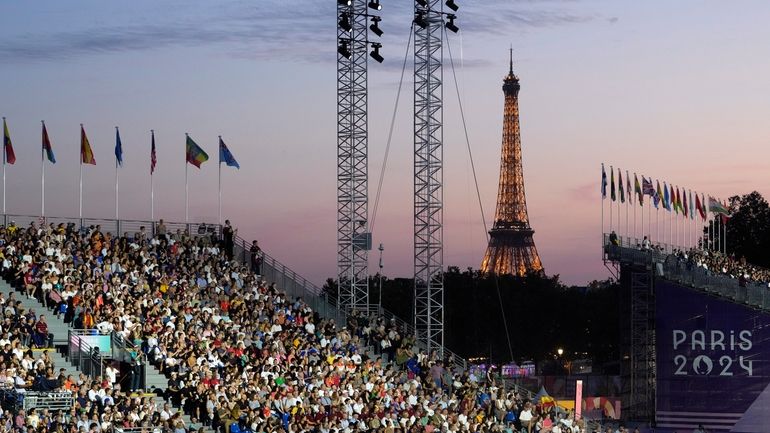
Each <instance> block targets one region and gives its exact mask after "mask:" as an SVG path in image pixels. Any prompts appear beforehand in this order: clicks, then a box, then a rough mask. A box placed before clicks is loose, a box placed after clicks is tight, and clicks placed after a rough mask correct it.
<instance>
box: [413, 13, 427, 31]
mask: <svg viewBox="0 0 770 433" xmlns="http://www.w3.org/2000/svg"><path fill="white" fill-rule="evenodd" d="M414 23H415V24H417V25H418V26H420V27H422V28H426V27H428V21H426V20H425V17H424V16H423V15H422V12H418V13H417V15H415V16H414Z"/></svg>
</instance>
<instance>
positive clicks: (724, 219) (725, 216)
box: [722, 201, 732, 224]
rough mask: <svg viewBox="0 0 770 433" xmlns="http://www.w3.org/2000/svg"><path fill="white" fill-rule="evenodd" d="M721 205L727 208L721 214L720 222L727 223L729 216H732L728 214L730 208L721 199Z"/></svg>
mask: <svg viewBox="0 0 770 433" xmlns="http://www.w3.org/2000/svg"><path fill="white" fill-rule="evenodd" d="M722 206H724V208H725V209H727V213H723V214H722V224H727V222H728V221H730V218H732V215H729V214H730V209H729V208H728V207H727V202H726V201H723V202H722Z"/></svg>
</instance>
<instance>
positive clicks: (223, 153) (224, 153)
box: [219, 137, 241, 169]
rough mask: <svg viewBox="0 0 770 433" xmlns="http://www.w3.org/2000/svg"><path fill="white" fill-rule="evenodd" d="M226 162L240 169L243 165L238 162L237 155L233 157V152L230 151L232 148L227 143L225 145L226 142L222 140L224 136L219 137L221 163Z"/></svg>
mask: <svg viewBox="0 0 770 433" xmlns="http://www.w3.org/2000/svg"><path fill="white" fill-rule="evenodd" d="M223 162H224V163H225V164H227V166H228V167H235V168H238V169H240V168H241V166H240V164H238V161H236V160H235V157H233V154H232V153H230V149H228V148H227V145H225V142H224V141H222V137H219V163H220V164H221V163H223Z"/></svg>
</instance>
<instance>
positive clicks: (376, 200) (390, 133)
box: [369, 23, 414, 233]
mask: <svg viewBox="0 0 770 433" xmlns="http://www.w3.org/2000/svg"><path fill="white" fill-rule="evenodd" d="M412 33H414V23H412V26H411V27H410V28H409V39H408V40H407V41H406V52H405V53H404V64H403V66H401V79H400V80H399V82H398V91H397V92H396V103H395V105H394V106H393V116H392V117H391V118H390V130H389V131H388V142H387V144H386V145H385V156H384V157H383V161H382V168H381V169H380V179H379V181H378V182H377V195H376V196H375V198H374V210H373V211H372V218H371V220H370V221H371V222H370V224H369V233H372V232H374V223H375V221H376V220H377V210H378V209H379V206H380V194H381V192H382V183H383V181H384V179H385V167H387V165H388V155H389V154H390V143H391V141H392V139H393V129H394V127H395V125H396V114H397V113H398V102H399V100H400V99H401V87H402V86H403V84H404V72H405V71H406V61H407V59H408V58H409V46H410V45H411V43H412Z"/></svg>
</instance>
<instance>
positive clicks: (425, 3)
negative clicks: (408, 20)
mask: <svg viewBox="0 0 770 433" xmlns="http://www.w3.org/2000/svg"><path fill="white" fill-rule="evenodd" d="M416 1H417V4H418V5H420V6H422V7H424V8H426V7H428V0H416Z"/></svg>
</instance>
